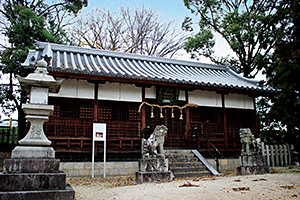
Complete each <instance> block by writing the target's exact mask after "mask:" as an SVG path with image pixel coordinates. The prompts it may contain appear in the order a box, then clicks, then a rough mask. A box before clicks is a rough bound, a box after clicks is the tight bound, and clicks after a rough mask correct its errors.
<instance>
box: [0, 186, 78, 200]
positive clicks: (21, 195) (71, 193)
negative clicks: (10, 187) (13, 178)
mask: <svg viewBox="0 0 300 200" xmlns="http://www.w3.org/2000/svg"><path fill="white" fill-rule="evenodd" d="M65 188H66V189H64V190H36V191H10V192H3V191H0V199H1V200H12V199H22V200H34V199H38V200H54V199H63V200H74V199H75V190H74V189H73V188H72V187H71V186H70V185H69V184H67V185H66V187H65Z"/></svg>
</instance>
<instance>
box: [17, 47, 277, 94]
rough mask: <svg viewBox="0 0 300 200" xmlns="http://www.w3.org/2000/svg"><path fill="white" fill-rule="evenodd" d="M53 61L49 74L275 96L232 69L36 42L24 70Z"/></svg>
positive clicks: (49, 67)
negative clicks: (117, 78)
mask: <svg viewBox="0 0 300 200" xmlns="http://www.w3.org/2000/svg"><path fill="white" fill-rule="evenodd" d="M43 56H46V57H52V60H51V61H50V64H49V66H48V70H49V71H54V72H65V73H74V74H89V75H94V76H102V77H103V76H104V77H105V76H107V77H121V78H130V79H142V80H151V81H153V80H154V81H159V82H171V83H182V84H190V85H201V86H210V87H220V88H234V89H240V90H253V91H266V92H272V91H274V90H273V88H270V87H261V86H259V81H257V80H251V79H247V78H245V77H242V76H241V75H239V74H237V73H235V72H234V71H233V70H231V69H230V68H229V67H226V66H220V65H214V64H206V63H199V62H192V61H183V60H175V59H168V58H159V57H151V56H144V55H138V54H128V53H120V52H112V51H104V50H96V49H90V48H82V47H74V46H66V45H59V44H52V43H45V42H37V43H36V49H35V50H30V51H29V54H28V56H27V59H26V61H25V62H24V63H23V66H25V67H34V66H35V63H36V61H37V60H39V59H41V57H43Z"/></svg>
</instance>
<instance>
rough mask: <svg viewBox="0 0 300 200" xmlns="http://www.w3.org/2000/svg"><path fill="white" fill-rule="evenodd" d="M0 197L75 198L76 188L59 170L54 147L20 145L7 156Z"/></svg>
mask: <svg viewBox="0 0 300 200" xmlns="http://www.w3.org/2000/svg"><path fill="white" fill-rule="evenodd" d="M0 199H1V200H4V199H5V200H6V199H7V200H8V199H22V200H27V199H28V200H33V199H39V200H48V199H49V200H50V199H51V200H52V199H64V200H71V199H72V200H74V199H75V191H74V189H73V188H72V187H71V186H70V185H67V184H66V174H65V173H64V172H61V171H59V160H58V159H55V152H54V150H53V148H52V147H35V146H18V147H16V148H15V149H14V150H13V151H12V157H11V159H6V160H4V163H3V173H0Z"/></svg>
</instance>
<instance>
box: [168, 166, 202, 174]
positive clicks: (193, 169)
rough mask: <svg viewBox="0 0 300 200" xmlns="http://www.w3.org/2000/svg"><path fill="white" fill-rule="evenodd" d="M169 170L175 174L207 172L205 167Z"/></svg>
mask: <svg viewBox="0 0 300 200" xmlns="http://www.w3.org/2000/svg"><path fill="white" fill-rule="evenodd" d="M170 170H171V171H172V172H173V173H177V172H185V173H186V172H203V171H207V170H206V168H205V167H175V168H170Z"/></svg>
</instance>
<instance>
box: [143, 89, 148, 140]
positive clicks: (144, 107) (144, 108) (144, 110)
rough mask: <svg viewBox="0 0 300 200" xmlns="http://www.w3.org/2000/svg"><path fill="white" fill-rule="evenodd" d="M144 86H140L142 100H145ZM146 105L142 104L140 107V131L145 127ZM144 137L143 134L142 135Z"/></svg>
mask: <svg viewBox="0 0 300 200" xmlns="http://www.w3.org/2000/svg"><path fill="white" fill-rule="evenodd" d="M145 94H146V92H145V87H142V102H145V101H146V99H145ZM146 125H147V124H146V106H145V105H144V106H143V107H142V131H143V130H144V128H146ZM143 137H145V136H143Z"/></svg>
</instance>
